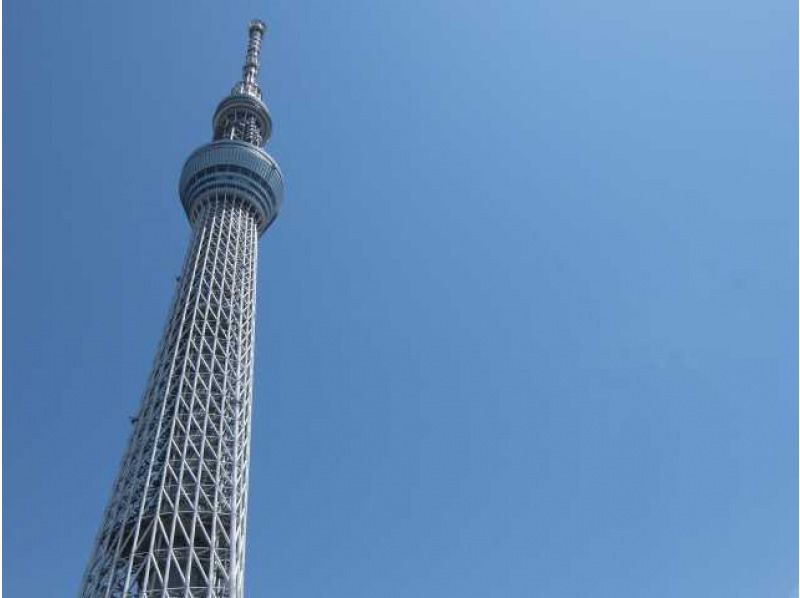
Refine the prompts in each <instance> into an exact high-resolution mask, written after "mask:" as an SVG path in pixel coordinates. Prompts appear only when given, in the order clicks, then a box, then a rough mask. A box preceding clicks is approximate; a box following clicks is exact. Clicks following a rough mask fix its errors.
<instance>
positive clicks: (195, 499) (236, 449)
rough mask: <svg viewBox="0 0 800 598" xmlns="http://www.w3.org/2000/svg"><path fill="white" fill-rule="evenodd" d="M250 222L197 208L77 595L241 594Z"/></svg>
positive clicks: (253, 237) (253, 243) (211, 205)
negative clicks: (173, 294) (141, 395)
mask: <svg viewBox="0 0 800 598" xmlns="http://www.w3.org/2000/svg"><path fill="white" fill-rule="evenodd" d="M257 240H258V223H257V221H256V217H255V213H254V211H253V209H252V207H251V205H250V204H249V203H248V202H247V201H244V200H242V199H241V198H239V197H237V196H236V195H228V194H224V195H216V196H212V197H210V198H209V199H207V200H205V203H204V205H203V207H202V208H201V209H200V210H199V214H198V216H197V218H196V220H195V224H194V230H193V237H192V241H191V245H190V248H189V251H188V253H187V257H186V261H185V263H184V266H183V273H182V275H181V278H180V282H179V285H178V292H177V294H176V297H175V300H174V302H173V307H172V310H171V314H170V317H169V320H168V323H167V327H166V329H165V332H164V336H163V339H162V343H161V346H160V348H159V350H158V353H157V356H156V360H155V363H154V366H153V373H152V375H151V378H150V381H149V383H148V387H147V390H146V392H145V395H144V398H143V402H142V405H141V409H140V412H139V414H138V416H137V418H136V420H135V425H134V429H133V433H132V436H131V439H130V442H129V445H128V450H127V453H126V455H125V457H124V459H123V462H122V467H121V470H120V473H119V476H118V478H117V481H116V483H115V485H114V489H113V492H112V497H111V500H110V503H109V505H108V507H107V510H106V514H105V518H104V521H103V525H102V527H101V530H100V532H99V534H98V537H97V540H96V545H95V551H94V553H93V555H92V558H91V560H90V563H89V567H88V569H87V572H86V575H85V578H84V584H83V589H82V594H81V595H82V596H83V597H85V598H90V597H91V598H94V597H99V596H108V597H118V596H119V597H121V596H126V597H134V596H136V597H145V596H147V597H148V598H155V597H156V596H158V597H164V596H183V597H189V596H194V597H200V596H202V597H204V598H206V597H211V596H214V597H240V596H242V592H243V567H244V542H245V533H244V531H245V517H246V510H247V477H248V463H249V459H248V456H249V455H248V453H249V440H250V410H251V405H252V371H253V340H254V338H253V337H254V315H255V313H254V312H255V273H256V252H257Z"/></svg>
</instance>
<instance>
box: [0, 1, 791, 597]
mask: <svg viewBox="0 0 800 598" xmlns="http://www.w3.org/2000/svg"><path fill="white" fill-rule="evenodd" d="M4 8H5V10H4V13H5V14H4V17H5V18H4V22H3V56H4V59H3V83H4V90H5V94H4V98H3V102H4V103H3V108H4V119H3V124H4V125H5V128H4V131H3V150H4V151H3V158H4V160H5V161H4V169H3V174H4V177H3V182H4V183H5V186H4V189H3V190H4V202H3V203H4V205H3V208H4V209H3V212H4V213H3V216H4V219H3V220H4V225H3V268H4V283H5V284H4V296H3V320H4V324H5V331H4V332H5V335H4V338H3V366H4V368H3V370H4V376H3V391H4V393H3V394H4V399H5V400H4V402H3V403H4V405H3V411H4V414H3V415H4V421H3V468H4V484H3V506H4V517H3V522H4V529H3V544H4V548H5V550H4V552H3V571H4V573H5V576H4V580H3V589H4V590H5V591H6V595H8V596H9V597H14V598H27V597H36V598H39V597H42V596H72V595H74V594H75V593H76V592H77V589H78V586H79V582H80V579H81V575H82V572H83V568H84V566H85V564H86V561H87V559H88V556H89V553H90V550H91V548H92V541H93V538H94V534H95V533H96V530H97V528H98V526H99V523H100V518H101V515H102V511H103V508H104V506H105V503H106V501H107V499H108V497H109V492H110V489H111V483H112V480H113V478H114V474H115V471H116V468H117V465H118V463H119V460H120V458H121V456H122V452H123V449H124V446H125V443H126V441H127V436H128V434H129V433H130V428H131V426H130V423H129V417H130V416H132V415H133V414H134V413H135V411H136V408H137V405H138V402H139V398H140V395H141V392H142V390H143V388H144V385H145V382H146V378H147V375H148V369H149V366H150V363H151V360H152V357H153V354H154V351H155V347H156V344H157V342H158V338H159V335H160V332H161V329H162V326H163V324H164V321H165V318H166V312H167V308H168V304H169V300H170V298H171V295H172V292H173V287H174V277H175V275H176V274H178V272H179V270H180V267H181V262H182V259H183V254H184V252H185V250H186V246H187V242H188V238H189V227H188V225H187V222H186V219H185V216H184V214H183V212H182V209H181V207H180V204H179V201H178V199H177V191H176V187H177V180H178V175H179V172H180V168H181V166H182V164H183V161H184V160H185V158H186V157H187V156H188V155H189V153H190V152H191V151H192V150H193V149H194V148H195V147H197V146H199V145H201V144H203V143H205V142H207V141H208V140H209V139H210V135H211V130H210V119H211V115H212V112H213V110H214V108H215V106H216V104H217V102H218V101H219V100H220V99H221V98H222V97H223V96H224V95H225V94H226V93H227V92H228V91H229V89H230V87H231V86H232V85H233V84H234V82H235V81H237V80H238V78H239V75H240V68H241V63H242V59H243V55H244V47H245V41H246V26H247V22H248V21H249V19H251V18H253V17H256V16H257V17H261V18H263V19H265V20H266V21H267V22H268V24H269V27H270V32H269V33H268V35H267V37H266V40H265V43H264V50H263V69H262V74H261V82H262V86H263V88H264V91H265V99H266V101H267V104H268V105H269V107H270V109H271V112H272V115H273V118H274V121H275V132H274V135H273V138H272V140H271V142H270V144H269V147H268V150H269V151H270V152H271V153H272V155H273V156H274V157H275V158H276V159H277V160H278V162H279V164H280V165H281V168H282V169H283V172H284V175H285V179H286V200H285V203H284V207H283V211H282V213H281V215H280V217H279V218H278V220H277V222H276V224H275V225H274V226H273V227H272V228H271V229H270V230H269V232H268V233H267V234H266V235H265V237H264V238H262V240H261V242H260V259H259V262H260V264H259V281H258V328H257V349H256V387H255V408H254V409H255V410H254V421H253V452H252V463H251V488H250V514H249V527H248V536H247V542H248V553H247V572H246V580H247V588H246V589H247V591H246V594H247V595H248V596H253V597H261V596H265V597H276V598H317V597H320V596H325V597H327V598H374V597H386V598H394V597H398V598H399V597H403V598H405V597H414V598H427V597H431V598H433V597H436V598H445V597H448V598H449V597H453V598H456V597H457V598H471V597H475V598H479V597H481V598H482V597H491V598H493V597H508V598H516V597H519V598H523V597H530V596H541V597H553V598H573V597H574V598H578V597H580V598H584V597H587V596H591V597H609V598H611V597H613V598H627V597H630V598H640V597H642V596H647V597H648V598H661V597H676V598H693V597H698V598H701V597H702V598H710V597H725V598H736V597H758V598H764V597H777V598H791V597H793V596H795V597H796V596H797V571H796V564H797V558H798V552H797V529H798V519H797V499H798V496H797V421H798V413H797V385H796V384H797V363H798V354H797V330H798V321H797V307H796V306H797V300H798V297H797V222H798V214H797V163H798V162H797V161H798V156H797V124H798V123H797V80H796V73H797V50H796V43H797V39H796V37H797V14H796V11H797V6H796V3H795V2H789V1H785V2H783V1H764V2H752V1H743V0H669V1H667V0H660V1H648V0H644V1H643V0H627V1H626V0H612V1H610V2H603V3H599V2H596V1H594V0H567V1H555V0H551V1H550V2H542V1H536V0H518V1H508V2H497V3H490V2H445V1H436V0H424V1H423V0H403V1H402V2H401V1H397V2H375V1H373V0H352V1H350V2H329V1H324V0H309V1H303V2H298V1H296V0H295V1H290V0H270V1H269V2H266V1H264V2H210V1H207V0H206V1H198V0H192V1H191V2H190V1H188V0H187V1H181V2H178V1H174V2H173V1H170V2H163V1H159V2H156V1H137V2H108V1H102V2H101V1H99V0H98V1H94V2H90V1H85V0H73V1H70V2H56V1H51V2H38V1H35V0H27V1H23V0H16V1H10V2H6V3H5V7H4Z"/></svg>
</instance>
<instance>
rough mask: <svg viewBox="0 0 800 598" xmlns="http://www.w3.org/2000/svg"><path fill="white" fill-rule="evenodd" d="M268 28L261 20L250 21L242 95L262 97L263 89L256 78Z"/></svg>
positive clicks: (240, 86)
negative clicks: (263, 39) (263, 40)
mask: <svg viewBox="0 0 800 598" xmlns="http://www.w3.org/2000/svg"><path fill="white" fill-rule="evenodd" d="M266 30H267V26H266V25H265V24H264V21H261V20H260V19H253V20H252V21H250V27H249V28H248V32H249V38H248V40H247V54H246V55H245V59H244V66H243V67H242V82H241V84H240V85H239V89H240V90H241V92H242V93H246V94H250V95H253V96H255V97H257V98H260V97H261V89H259V87H258V82H257V81H256V76H257V75H258V57H259V54H260V53H261V38H262V37H263V36H264V32H265V31H266Z"/></svg>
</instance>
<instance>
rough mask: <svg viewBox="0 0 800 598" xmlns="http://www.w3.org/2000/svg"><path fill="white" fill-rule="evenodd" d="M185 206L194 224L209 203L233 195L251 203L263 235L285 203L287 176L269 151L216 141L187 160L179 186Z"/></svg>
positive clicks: (238, 142)
mask: <svg viewBox="0 0 800 598" xmlns="http://www.w3.org/2000/svg"><path fill="white" fill-rule="evenodd" d="M178 188H179V193H180V197H181V203H182V204H183V208H184V209H185V210H186V215H187V216H188V217H189V221H190V222H194V221H195V218H196V217H197V214H198V213H199V212H200V208H201V206H202V205H203V203H204V202H205V200H206V199H208V198H209V197H212V196H218V195H219V194H230V195H235V196H237V197H240V198H241V199H243V200H246V201H248V202H249V203H250V204H251V205H252V206H253V209H254V210H255V212H256V215H257V222H258V232H259V233H263V232H264V231H265V230H267V228H268V227H269V225H270V224H272V221H273V220H275V217H276V216H277V215H278V210H279V208H280V205H281V201H282V200H283V175H282V174H281V171H280V169H278V165H277V164H276V163H275V161H274V160H273V159H272V158H271V157H270V156H269V154H267V153H266V152H265V151H263V150H261V149H259V148H257V147H255V146H253V145H252V144H250V143H246V142H244V141H237V140H222V141H214V142H212V143H209V144H207V145H204V146H203V147H201V148H199V149H197V150H196V151H195V152H194V153H192V155H191V156H189V158H188V159H187V160H186V163H185V164H184V166H183V171H182V172H181V178H180V183H179V185H178Z"/></svg>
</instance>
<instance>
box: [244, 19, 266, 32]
mask: <svg viewBox="0 0 800 598" xmlns="http://www.w3.org/2000/svg"><path fill="white" fill-rule="evenodd" d="M248 30H249V31H251V32H252V31H253V30H255V31H258V32H259V33H261V34H262V35H263V34H264V32H266V30H267V24H266V23H265V22H264V21H262V20H261V19H253V20H252V21H250V27H249V28H248Z"/></svg>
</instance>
